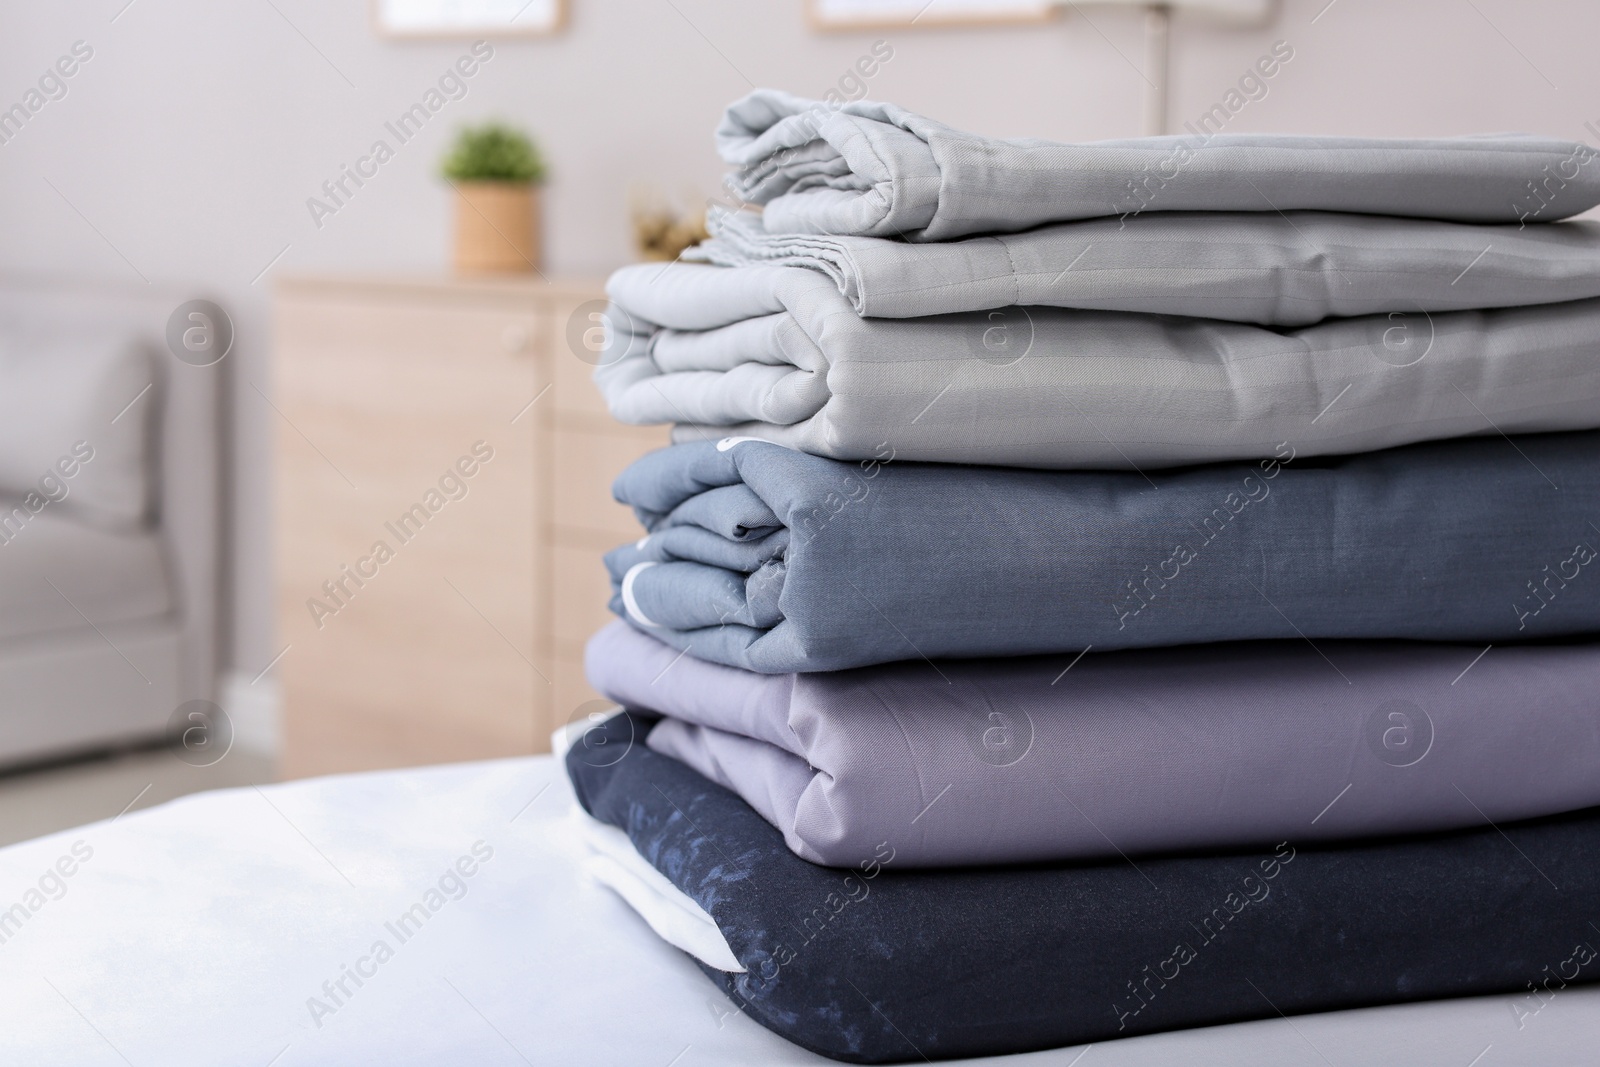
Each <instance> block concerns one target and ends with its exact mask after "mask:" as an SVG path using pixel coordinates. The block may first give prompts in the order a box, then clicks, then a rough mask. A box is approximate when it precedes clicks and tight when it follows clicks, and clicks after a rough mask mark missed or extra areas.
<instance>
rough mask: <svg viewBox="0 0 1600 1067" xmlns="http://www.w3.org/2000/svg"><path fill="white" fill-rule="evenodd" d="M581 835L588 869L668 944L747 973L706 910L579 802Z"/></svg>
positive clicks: (712, 963)
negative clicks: (580, 805)
mask: <svg viewBox="0 0 1600 1067" xmlns="http://www.w3.org/2000/svg"><path fill="white" fill-rule="evenodd" d="M572 810H573V818H574V819H576V820H577V821H578V826H579V830H578V833H579V836H580V837H581V838H582V839H583V843H584V845H585V847H587V848H588V849H589V855H588V857H587V858H585V860H584V862H583V871H584V873H585V874H586V875H588V877H589V878H590V879H592V880H593V881H595V882H598V883H599V884H600V885H603V886H605V887H606V888H608V889H610V890H611V891H612V892H614V893H616V894H617V895H618V896H619V897H621V898H622V899H623V902H624V903H626V904H627V905H628V906H629V907H630V908H632V909H633V910H634V911H635V912H636V913H637V914H638V916H639V917H640V918H641V919H643V920H644V921H645V924H646V925H648V926H649V927H650V929H652V930H654V931H655V932H656V934H657V935H658V936H659V937H660V938H661V939H662V940H663V941H665V942H666V943H667V944H669V945H672V946H673V947H674V948H677V949H680V950H682V951H684V952H687V953H688V954H689V955H691V956H693V957H694V958H695V959H697V960H699V961H700V962H701V963H703V964H705V965H706V966H707V967H712V968H714V969H716V970H718V971H723V972H725V973H731V974H743V973H745V968H744V965H743V964H741V963H740V962H739V960H738V957H736V956H735V955H734V954H733V949H732V948H731V947H730V946H729V945H728V941H727V939H726V938H725V937H723V936H722V931H721V930H719V929H718V928H717V924H716V921H715V920H714V919H712V918H711V916H710V915H709V914H707V913H706V911H705V909H703V908H702V907H700V905H698V904H696V903H695V902H694V901H693V900H692V899H690V898H689V897H688V896H687V895H686V894H685V893H684V892H683V890H681V889H679V888H678V887H677V886H675V885H673V884H672V883H671V882H670V881H668V880H667V877H666V875H664V874H662V873H661V872H660V871H658V870H656V869H655V868H654V867H652V866H650V864H649V863H647V862H645V859H644V857H643V856H641V855H639V853H638V851H637V850H636V849H635V848H634V847H633V842H632V841H630V840H629V839H628V835H627V834H626V833H624V832H623V831H622V830H621V829H619V828H617V827H615V826H608V825H606V824H605V823H602V822H600V821H599V820H598V819H596V818H594V817H593V816H592V815H589V814H588V813H586V812H585V811H583V809H582V808H578V807H574V808H573V809H572Z"/></svg>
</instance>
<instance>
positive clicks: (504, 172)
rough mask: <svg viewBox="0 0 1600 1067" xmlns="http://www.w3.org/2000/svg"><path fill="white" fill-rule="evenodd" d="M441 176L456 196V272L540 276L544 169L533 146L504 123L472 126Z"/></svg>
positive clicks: (458, 142)
mask: <svg viewBox="0 0 1600 1067" xmlns="http://www.w3.org/2000/svg"><path fill="white" fill-rule="evenodd" d="M442 170H443V172H444V177H445V179H446V180H447V181H449V182H450V184H451V185H452V186H453V187H454V188H455V190H456V269H457V270H458V271H461V272H463V273H469V274H481V273H515V272H525V271H537V270H539V268H540V265H541V264H540V259H541V255H540V233H539V229H540V227H539V186H540V185H541V184H543V182H544V179H545V166H544V159H543V157H541V156H540V154H539V148H538V146H537V145H535V144H534V142H533V140H532V139H531V138H529V137H528V135H527V134H524V133H523V132H522V131H520V130H517V129H514V128H512V127H510V126H507V125H505V124H503V123H498V122H488V123H485V124H483V125H481V126H468V127H466V128H465V129H463V130H462V131H461V132H460V133H459V134H458V135H457V136H456V141H455V145H454V147H453V148H452V149H451V150H450V154H449V155H447V156H445V159H444V165H443V167H442Z"/></svg>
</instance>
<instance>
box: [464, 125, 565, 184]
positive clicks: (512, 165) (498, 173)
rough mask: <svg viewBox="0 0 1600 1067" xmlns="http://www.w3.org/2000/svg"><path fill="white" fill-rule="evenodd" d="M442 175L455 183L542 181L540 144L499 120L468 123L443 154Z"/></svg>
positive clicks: (542, 163)
mask: <svg viewBox="0 0 1600 1067" xmlns="http://www.w3.org/2000/svg"><path fill="white" fill-rule="evenodd" d="M442 169H443V171H444V176H445V177H446V178H449V179H450V180H452V181H458V182H518V183H531V184H533V185H538V184H540V183H542V182H543V181H544V178H545V166H544V157H543V156H541V155H540V154H539V146H538V145H536V144H534V142H533V139H532V138H530V137H529V136H528V135H527V134H525V133H523V132H522V131H521V130H517V129H514V128H512V127H511V126H507V125H505V124H503V123H499V122H486V123H484V124H483V125H482V126H468V127H466V128H464V129H463V130H462V131H461V132H460V133H459V134H457V135H456V142H455V145H454V147H452V148H451V150H450V154H449V155H447V156H445V157H444V164H443V167H442Z"/></svg>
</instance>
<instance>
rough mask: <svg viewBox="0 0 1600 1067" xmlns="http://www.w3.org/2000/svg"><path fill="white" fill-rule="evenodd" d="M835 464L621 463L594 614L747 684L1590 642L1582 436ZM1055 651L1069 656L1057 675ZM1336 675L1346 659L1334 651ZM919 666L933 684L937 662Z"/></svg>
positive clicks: (1593, 528)
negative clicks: (1343, 452) (1212, 461)
mask: <svg viewBox="0 0 1600 1067" xmlns="http://www.w3.org/2000/svg"><path fill="white" fill-rule="evenodd" d="M893 455H894V453H893V447H892V445H891V444H890V443H887V442H886V443H885V445H884V447H883V451H882V457H883V458H882V460H881V461H879V460H871V461H863V462H860V463H844V462H839V461H836V460H829V459H823V458H820V457H817V456H811V455H807V454H804V453H801V452H795V451H792V450H790V449H787V448H783V447H780V446H778V445H774V444H770V443H768V442H764V441H756V440H752V439H748V438H728V439H725V440H723V441H722V442H719V443H716V444H713V443H710V442H705V443H696V444H684V445H676V446H673V447H671V448H667V449H663V450H661V451H659V452H654V453H651V454H650V455H647V456H645V457H643V458H642V459H640V460H638V461H637V462H635V463H634V464H633V465H632V466H631V467H629V468H628V469H627V470H626V471H624V472H623V473H622V475H621V476H620V477H619V478H618V479H617V482H616V484H615V486H614V493H615V495H616V498H617V499H618V500H619V501H621V502H622V503H624V504H629V505H631V506H633V508H634V510H635V513H636V514H637V515H638V517H639V519H640V520H641V521H642V522H643V523H644V525H645V527H646V528H647V529H648V530H649V531H650V534H649V536H648V537H646V538H644V539H642V540H641V541H639V542H637V543H636V544H633V545H628V546H624V547H622V548H618V549H615V550H613V551H612V552H611V553H609V554H608V555H607V557H606V564H607V566H608V568H609V569H610V572H611V577H612V581H613V585H614V588H615V591H616V595H615V596H614V597H613V598H612V604H611V607H612V610H613V611H615V612H616V613H617V614H618V615H621V616H623V617H624V618H626V619H628V620H629V621H630V622H632V623H633V624H634V625H635V626H638V627H640V628H641V629H644V630H646V631H647V632H649V633H651V634H653V635H654V636H656V637H658V638H659V639H661V640H662V641H665V642H667V643H668V644H671V645H673V646H674V647H676V648H678V649H687V650H688V651H689V652H691V653H692V654H693V655H695V656H698V657H700V658H702V659H707V660H711V661H713V662H716V663H724V664H728V665H730V666H736V667H744V668H746V669H749V670H754V671H760V672H763V673H783V672H789V671H823V670H839V669H843V668H847V667H858V666H865V665H868V664H872V663H883V662H889V661H894V660H906V659H928V660H933V659H937V658H939V657H951V656H957V657H965V656H1012V655H1025V654H1042V653H1068V652H1077V651H1081V650H1084V649H1089V648H1093V649H1099V650H1107V649H1115V648H1134V647H1149V646H1160V645H1177V644H1189V643H1195V642H1211V641H1230V640H1253V639H1275V638H1288V639H1304V640H1309V641H1312V642H1315V641H1317V640H1318V639H1321V638H1412V639H1423V640H1439V641H1471V642H1484V643H1487V642H1502V641H1507V640H1516V639H1525V638H1546V637H1555V636H1561V635H1570V634H1577V633H1585V632H1597V631H1600V593H1597V591H1596V590H1594V589H1588V588H1586V587H1587V586H1588V585H1590V584H1596V583H1600V576H1596V575H1593V574H1591V573H1590V571H1592V570H1594V569H1595V568H1594V566H1593V563H1594V561H1595V559H1596V555H1597V553H1596V546H1600V525H1596V524H1597V523H1600V432H1584V433H1566V434H1533V435H1525V436H1520V437H1512V438H1507V437H1501V436H1493V437H1478V438H1464V439H1459V440H1452V441H1442V442H1430V443H1426V444H1419V445H1410V446H1407V447H1405V448H1396V449H1391V450H1389V451H1385V452H1376V453H1370V454H1364V455H1357V456H1349V457H1336V458H1315V459H1313V458H1310V457H1297V456H1296V454H1295V450H1294V447H1293V444H1292V443H1285V444H1284V445H1282V446H1281V447H1280V449H1279V450H1278V455H1277V456H1274V457H1266V458H1264V459H1262V460H1261V461H1259V462H1257V463H1250V464H1220V465H1216V466H1209V467H1199V468H1191V469H1187V470H1176V471H1159V472H1150V473H1149V474H1148V475H1146V474H1144V473H1139V472H1106V471H1066V472H1045V471H1027V470H1010V469H1003V468H993V467H964V466H954V465H943V464H914V463H897V462H894V461H893ZM1064 665H1065V661H1063V666H1064ZM1329 669H1330V670H1334V671H1336V670H1338V667H1337V665H1336V664H1334V663H1332V662H1330V663H1329ZM930 670H937V668H936V667H930Z"/></svg>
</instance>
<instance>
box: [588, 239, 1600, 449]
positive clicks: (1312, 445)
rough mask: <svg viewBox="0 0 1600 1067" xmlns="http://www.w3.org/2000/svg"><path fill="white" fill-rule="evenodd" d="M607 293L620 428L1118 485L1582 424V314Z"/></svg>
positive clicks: (812, 284) (789, 278)
mask: <svg viewBox="0 0 1600 1067" xmlns="http://www.w3.org/2000/svg"><path fill="white" fill-rule="evenodd" d="M1492 256H1493V253H1492V252H1491V253H1490V254H1489V255H1488V256H1485V262H1487V261H1488V260H1489V259H1490V258H1491V257H1492ZM1465 266H1467V264H1465V263H1463V264H1462V267H1465ZM1483 266H1484V263H1479V264H1478V266H1477V267H1475V268H1473V270H1476V269H1479V268H1481V267H1483ZM1460 269H1461V268H1460V267H1458V268H1457V272H1458V273H1459V271H1460ZM1471 275H1472V271H1468V273H1467V277H1468V278H1470V277H1471ZM1527 280H1528V282H1529V284H1528V285H1525V286H1523V287H1522V290H1523V291H1529V290H1531V289H1534V288H1537V287H1536V286H1533V285H1532V284H1531V282H1532V277H1531V275H1530V276H1528V279H1527ZM1465 282H1466V279H1465V278H1464V279H1462V283H1461V284H1465ZM1590 282H1592V279H1590V280H1587V281H1578V280H1571V281H1568V282H1564V283H1562V284H1564V285H1587V284H1590ZM607 290H608V292H609V294H610V296H611V299H612V301H613V306H612V308H611V310H610V311H609V312H608V319H609V326H610V328H609V330H608V331H607V346H608V347H607V349H606V351H605V352H604V353H603V355H602V361H601V365H600V366H599V367H598V368H597V369H596V372H595V381H596V383H597V384H598V385H599V387H600V389H601V391H602V392H603V393H604V394H605V396H606V401H607V403H608V405H609V406H610V409H611V413H612V414H613V415H614V416H616V417H617V418H618V419H619V420H621V421H622V422H627V423H636V424H651V423H678V424H680V427H681V428H680V430H679V439H680V440H681V439H694V438H702V437H716V436H720V435H721V434H723V433H726V432H729V431H730V430H731V431H732V432H734V433H736V434H741V435H747V436H757V437H763V438H766V439H768V440H772V441H776V442H778V443H780V444H784V445H788V446H790V447H793V448H798V449H801V450H803V451H806V452H811V453H813V454H816V455H822V456H828V457H832V458H835V459H854V460H860V459H872V458H878V457H881V456H883V455H884V454H885V449H886V448H888V449H889V450H892V452H893V453H894V454H895V455H896V456H897V457H899V458H901V459H908V460H925V461H935V462H953V463H984V464H997V465H1006V466H1020V467H1042V468H1113V469H1123V470H1126V469H1129V467H1130V466H1131V467H1137V468H1140V469H1149V468H1152V467H1160V466H1179V465H1184V464H1190V463H1199V462H1206V461H1211V460H1227V459H1241V458H1255V457H1260V456H1265V455H1271V454H1272V452H1273V449H1274V448H1275V447H1276V446H1277V445H1278V444H1279V443H1281V442H1283V441H1293V442H1294V443H1295V447H1296V448H1297V449H1298V450H1299V453H1300V454H1301V455H1307V456H1315V455H1328V454H1342V453H1352V452H1362V451H1370V450H1375V449H1381V448H1387V447H1390V446H1393V445H1400V444H1407V443H1410V442H1414V441H1422V440H1429V439H1436V438H1444V437H1455V436H1465V435H1469V434H1479V433H1494V432H1496V431H1497V430H1498V431H1501V432H1505V433H1515V432H1535V431H1550V430H1564V429H1588V428H1593V427H1600V359H1597V358H1596V351H1597V341H1596V338H1600V299H1590V300H1579V301H1570V302H1567V303H1562V304H1547V305H1541V306H1537V307H1529V308H1505V309H1499V310H1491V311H1455V312H1448V313H1433V314H1429V313H1426V312H1423V311H1422V310H1420V309H1417V310H1414V311H1412V312H1410V313H1407V312H1402V311H1393V312H1389V313H1387V314H1381V315H1367V316H1362V317H1358V318H1347V319H1329V320H1327V321H1325V322H1321V323H1318V324H1317V325H1314V326H1307V327H1302V328H1297V329H1274V328H1269V327H1264V326H1254V325H1248V324H1244V323H1230V322H1217V321H1209V320H1202V319H1186V318H1175V317H1164V316H1155V315H1140V314H1132V313H1123V312H1111V311H1077V310H1066V309H1059V308H1026V307H1020V308H1006V309H997V310H990V311H979V312H969V313H964V314H960V315H941V316H933V317H926V318H917V319H864V318H862V317H861V316H860V315H858V314H857V313H856V310H855V308H854V307H853V306H852V305H851V303H850V301H849V300H848V299H847V298H846V297H845V296H844V295H843V294H841V293H840V291H839V288H838V286H837V285H836V284H835V283H834V282H833V281H832V280H831V279H830V278H828V277H827V276H826V275H825V274H823V273H820V272H818V271H814V270H807V269H802V268H796V267H744V268H735V269H728V268H721V267H712V266H702V265H695V264H674V265H671V266H668V267H662V266H660V265H657V264H644V265H638V266H633V267H625V268H623V269H622V270H620V271H618V272H617V273H616V274H614V275H612V277H611V280H610V282H609V283H608V285H607ZM696 427H698V428H699V429H696Z"/></svg>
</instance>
